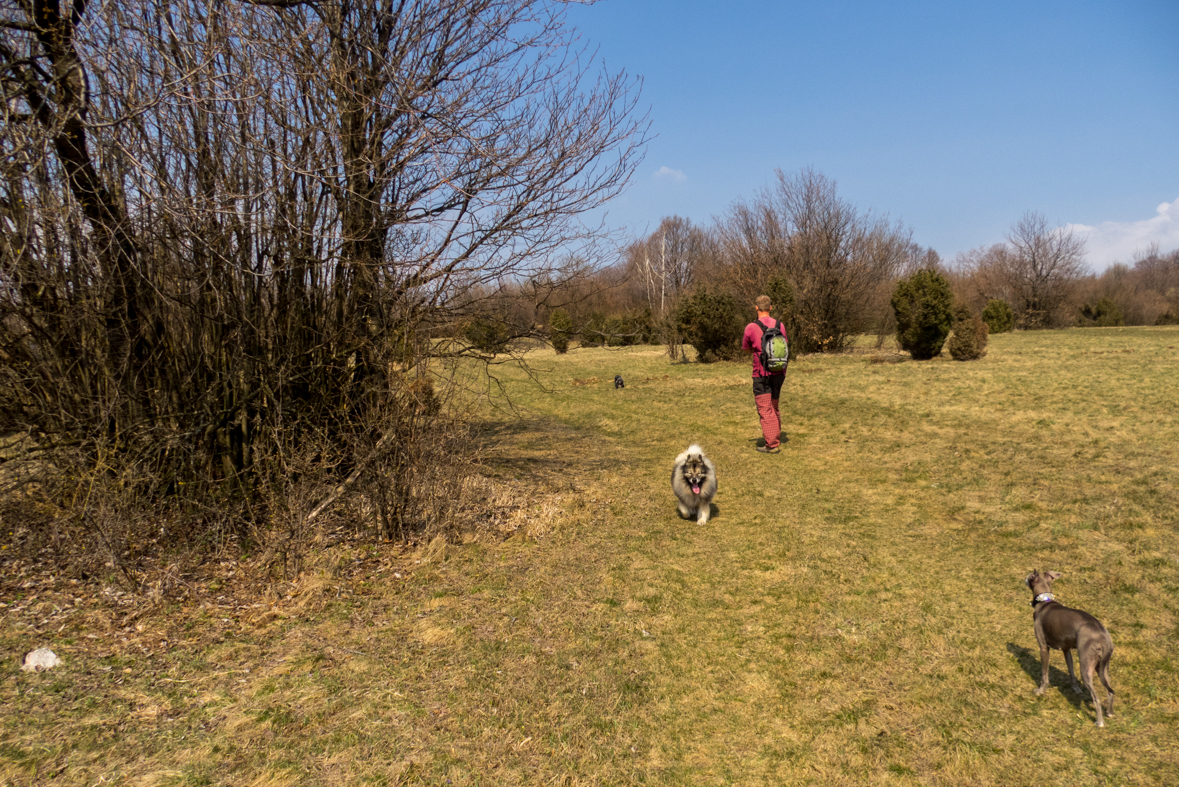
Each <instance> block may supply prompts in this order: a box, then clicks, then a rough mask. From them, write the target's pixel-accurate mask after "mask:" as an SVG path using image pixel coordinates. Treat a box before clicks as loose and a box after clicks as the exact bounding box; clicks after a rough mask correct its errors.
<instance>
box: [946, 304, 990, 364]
mask: <svg viewBox="0 0 1179 787" xmlns="http://www.w3.org/2000/svg"><path fill="white" fill-rule="evenodd" d="M987 331H988V328H987V324H986V323H985V322H983V319H982V317H980V316H978V314H976V313H975V312H974V310H973V309H971V308H970V307H969V306H967V305H965V304H962V305H961V306H959V307H958V308H957V309H955V310H954V333H953V334H952V335H951V336H950V341H949V345H948V347H949V350H950V357H951V358H953V359H954V360H955V361H977V360H978V359H979V358H982V357H983V356H984V355H986V354H987Z"/></svg>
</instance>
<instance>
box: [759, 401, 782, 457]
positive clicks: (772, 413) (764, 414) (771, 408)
mask: <svg viewBox="0 0 1179 787" xmlns="http://www.w3.org/2000/svg"><path fill="white" fill-rule="evenodd" d="M753 401H754V402H755V403H756V404H757V418H758V420H759V421H761V433H762V434H763V435H765V438H766V448H777V447H778V437H779V435H781V434H782V418H781V415H780V414H779V413H778V400H777V399H775V398H774V397H773V395H772V394H768V393H766V394H758V395H757V396H754V397H753Z"/></svg>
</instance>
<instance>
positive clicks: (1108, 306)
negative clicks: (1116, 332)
mask: <svg viewBox="0 0 1179 787" xmlns="http://www.w3.org/2000/svg"><path fill="white" fill-rule="evenodd" d="M1078 323H1079V324H1080V325H1081V327H1083V328H1109V327H1112V326H1114V325H1125V324H1126V316H1125V315H1124V314H1122V310H1121V309H1119V308H1118V305H1117V304H1116V303H1114V302H1113V301H1111V300H1110V299H1109V298H1102V299H1101V300H1099V301H1098V302H1097V303H1093V304H1090V303H1086V304H1085V305H1084V306H1082V307H1081V313H1080V317H1079V319H1078Z"/></svg>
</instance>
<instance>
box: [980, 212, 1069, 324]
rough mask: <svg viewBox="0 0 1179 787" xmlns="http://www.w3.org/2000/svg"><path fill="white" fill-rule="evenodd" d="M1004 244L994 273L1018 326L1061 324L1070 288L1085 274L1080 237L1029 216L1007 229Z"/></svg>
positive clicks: (1063, 320) (1065, 316)
mask: <svg viewBox="0 0 1179 787" xmlns="http://www.w3.org/2000/svg"><path fill="white" fill-rule="evenodd" d="M1007 245H1008V249H1009V253H1008V254H1006V255H1003V256H1002V258H1001V259H1000V260H999V262H1000V267H999V269H998V271H997V273H998V274H999V275H1000V276H1001V277H1002V279H1003V281H1004V283H1005V284H1006V286H1007V287H1008V288H1009V289H1010V291H1011V293H1012V297H1013V298H1014V302H1013V303H1012V304H1011V305H1012V307H1013V308H1014V309H1015V313H1016V319H1017V321H1018V323H1019V324H1020V326H1021V327H1023V328H1051V327H1054V326H1058V325H1061V324H1063V323H1064V322H1065V321H1067V319H1068V315H1067V314H1066V313H1065V312H1066V311H1067V308H1066V307H1067V305H1068V302H1069V297H1070V296H1071V295H1072V289H1073V287H1074V286H1075V285H1076V283H1077V281H1078V280H1079V279H1080V278H1081V277H1082V276H1083V275H1085V273H1086V272H1087V270H1086V267H1085V241H1084V239H1083V238H1079V237H1077V236H1076V235H1074V234H1073V233H1072V232H1070V231H1067V230H1065V229H1063V228H1060V227H1055V228H1053V227H1049V226H1048V221H1047V220H1046V219H1045V218H1044V216H1043V215H1041V214H1039V213H1035V212H1029V213H1027V214H1025V215H1024V216H1023V218H1021V219H1020V220H1019V221H1017V222H1016V223H1015V224H1014V225H1013V226H1012V228H1011V231H1010V233H1009V234H1008V235H1007Z"/></svg>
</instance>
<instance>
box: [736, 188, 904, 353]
mask: <svg viewBox="0 0 1179 787" xmlns="http://www.w3.org/2000/svg"><path fill="white" fill-rule="evenodd" d="M719 233H720V237H721V246H722V249H723V250H724V253H725V256H726V262H728V263H729V264H731V265H732V266H733V267H734V270H735V271H744V272H745V273H744V274H738V275H739V276H740V278H742V279H745V280H746V281H748V282H757V283H758V284H761V283H764V281H766V280H767V279H768V278H769V276H770V275H772V273H773V272H781V273H785V275H786V276H787V277H788V278H789V280H790V281H791V283H792V284H793V287H794V297H795V307H794V314H793V315H792V317H791V323H792V324H791V326H790V327H791V340H792V341H793V342H795V343H796V345H797V346H798V347H799V349H801V350H803V351H804V352H837V351H839V350H842V349H843V348H844V347H845V346H846V345H847V342H848V341H849V339H850V338H851V337H852V336H853V335H855V334H858V333H862V332H864V331H865V330H867V329H869V328H870V327H872V324H873V321H874V319H876V318H878V317H879V315H880V314H882V313H883V310H884V308H885V306H886V305H887V298H888V295H887V284H888V283H889V282H890V281H891V280H892V278H893V277H894V276H895V275H896V273H897V272H898V271H899V270H901V269H902V268H903V267H904V266H905V264H906V261H907V260H908V258H909V256H910V247H911V246H912V240H911V237H910V235H909V233H908V232H907V231H906V230H905V229H904V228H903V227H901V226H900V225H899V224H890V223H889V222H888V221H886V220H883V219H873V218H872V217H870V216H866V215H862V214H860V213H859V212H858V211H856V209H855V208H854V207H852V206H851V205H850V204H849V203H847V202H846V201H844V200H843V199H841V198H840V197H839V196H838V193H837V191H836V184H835V182H834V181H832V180H830V179H828V178H826V177H825V176H823V175H822V174H820V173H818V172H815V171H814V170H809V169H808V170H803V171H801V172H799V173H797V174H795V175H787V174H785V173H784V172H782V171H781V170H778V172H777V180H776V182H775V183H774V185H773V186H772V187H771V188H769V189H766V190H765V191H763V192H762V193H761V194H760V195H759V196H758V197H757V198H756V199H755V200H754V201H753V202H752V203H749V204H746V203H738V204H737V205H735V206H734V207H733V208H732V209H731V210H730V212H729V214H728V216H727V217H726V218H725V219H724V220H723V221H722V223H721V227H720V230H719Z"/></svg>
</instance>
